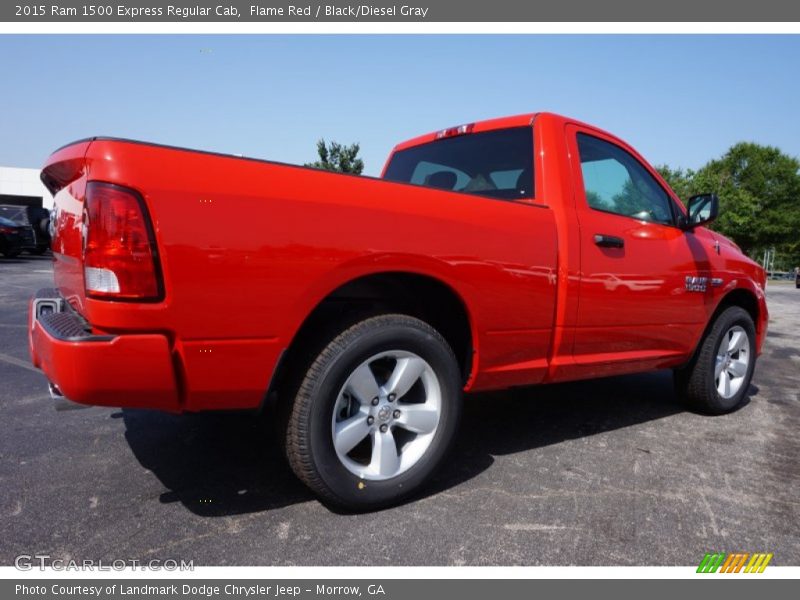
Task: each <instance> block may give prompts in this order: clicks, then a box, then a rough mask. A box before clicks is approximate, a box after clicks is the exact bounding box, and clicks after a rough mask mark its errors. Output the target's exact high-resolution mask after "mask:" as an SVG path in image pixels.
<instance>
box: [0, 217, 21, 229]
mask: <svg viewBox="0 0 800 600" xmlns="http://www.w3.org/2000/svg"><path fill="white" fill-rule="evenodd" d="M0 225H2V226H3V227H16V226H17V224H16V223H14V221H12V220H11V219H6V218H5V217H0Z"/></svg>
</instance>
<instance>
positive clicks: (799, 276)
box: [794, 271, 800, 290]
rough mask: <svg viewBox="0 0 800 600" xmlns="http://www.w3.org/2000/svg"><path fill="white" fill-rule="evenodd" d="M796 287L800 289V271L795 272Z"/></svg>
mask: <svg viewBox="0 0 800 600" xmlns="http://www.w3.org/2000/svg"><path fill="white" fill-rule="evenodd" d="M794 287H796V288H797V289H798V290H800V271H795V272H794Z"/></svg>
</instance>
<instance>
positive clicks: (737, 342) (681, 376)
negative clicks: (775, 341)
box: [675, 306, 756, 415]
mask: <svg viewBox="0 0 800 600" xmlns="http://www.w3.org/2000/svg"><path fill="white" fill-rule="evenodd" d="M755 362H756V330H755V325H754V324H753V319H752V317H751V316H750V314H749V313H748V312H747V311H746V310H744V309H743V308H740V307H738V306H731V307H728V308H726V309H725V310H724V311H722V312H721V313H720V314H719V316H718V317H717V319H716V320H715V321H714V324H713V325H712V327H711V330H710V331H709V332H708V334H707V335H706V337H705V338H704V339H703V341H702V342H701V344H700V348H699V349H698V351H697V355H696V356H695V358H694V359H693V360H692V362H691V363H689V365H688V366H687V367H685V368H683V369H679V370H677V371H676V372H675V387H676V389H677V391H678V394H679V396H681V397H682V399H683V400H684V401H685V402H686V403H687V404H688V405H689V407H690V408H692V409H694V410H697V411H699V412H703V413H707V414H713V415H721V414H725V413H727V412H731V411H732V410H735V409H736V408H738V407H739V406H740V405H741V404H742V402H743V401H744V398H745V396H746V395H747V390H748V388H749V387H750V380H751V378H752V377H753V369H754V368H755Z"/></svg>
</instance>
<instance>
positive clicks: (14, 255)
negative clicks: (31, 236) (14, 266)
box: [3, 250, 22, 258]
mask: <svg viewBox="0 0 800 600" xmlns="http://www.w3.org/2000/svg"><path fill="white" fill-rule="evenodd" d="M20 254H22V250H6V251H5V252H3V256H4V257H6V258H17V257H18V256H19V255H20Z"/></svg>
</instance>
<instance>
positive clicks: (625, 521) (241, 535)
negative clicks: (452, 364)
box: [0, 256, 800, 565]
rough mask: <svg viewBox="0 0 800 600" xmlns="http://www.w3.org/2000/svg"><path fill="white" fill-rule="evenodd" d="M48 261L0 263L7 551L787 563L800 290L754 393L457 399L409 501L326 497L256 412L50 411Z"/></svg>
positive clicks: (235, 561)
mask: <svg viewBox="0 0 800 600" xmlns="http://www.w3.org/2000/svg"><path fill="white" fill-rule="evenodd" d="M51 285H52V279H51V272H50V263H49V259H48V258H47V257H41V258H40V257H27V256H22V257H20V258H18V259H15V260H8V259H4V260H0V532H1V533H2V535H0V564H4V565H8V564H13V562H14V558H15V557H16V556H17V555H20V554H49V555H50V556H52V557H53V558H61V559H66V560H78V561H80V560H83V559H95V560H97V559H104V560H105V561H110V560H114V559H119V560H131V559H136V560H143V561H144V560H150V559H160V560H168V559H175V560H181V559H182V560H185V561H188V560H193V561H194V564H195V565H690V564H695V565H696V564H698V563H699V561H700V559H701V558H702V557H703V555H704V554H705V553H706V552H710V551H724V552H734V551H743V552H772V553H774V558H773V560H772V563H771V564H775V565H800V398H799V397H798V390H800V310H798V309H800V290H797V289H795V288H794V285H793V284H791V285H787V284H772V283H771V284H770V286H769V289H768V300H769V307H770V311H771V318H770V332H769V336H768V338H767V342H766V348H765V351H764V354H763V356H762V357H761V358H760V359H759V362H758V366H757V369H756V374H755V377H754V380H753V385H752V387H751V390H750V395H749V399H748V401H747V403H746V404H745V405H744V406H743V407H742V408H741V409H740V410H738V411H736V412H735V413H733V414H730V415H726V416H722V417H705V416H700V415H696V414H693V413H691V412H687V411H685V410H683V408H682V407H681V406H680V405H679V404H677V403H676V402H675V400H674V398H673V390H672V380H671V377H670V374H669V373H668V372H665V371H659V372H652V373H647V374H642V375H635V376H626V377H613V378H608V379H602V380H595V381H587V382H579V383H573V384H563V385H553V386H545V387H539V388H526V389H518V390H514V391H510V392H503V393H492V394H481V395H474V396H470V397H468V398H467V400H466V410H465V415H464V421H463V426H462V428H461V432H460V435H459V438H458V441H457V445H456V447H455V450H454V451H453V452H452V454H451V455H450V458H449V460H448V462H447V464H446V465H445V467H444V469H443V470H442V471H441V473H440V474H439V475H438V477H437V478H436V480H435V481H434V482H433V485H432V486H431V487H430V488H429V489H428V490H427V492H426V493H425V494H424V495H423V496H422V497H421V498H419V499H416V500H414V501H411V502H409V503H407V504H405V505H403V506H400V507H396V508H392V509H388V510H384V511H380V512H376V513H371V514H363V515H354V514H341V513H337V512H333V511H332V510H330V509H329V508H327V507H326V506H324V505H323V504H321V503H320V502H318V501H317V500H316V499H315V498H314V497H313V496H312V495H311V494H310V493H309V492H308V491H307V490H306V488H305V487H304V486H303V485H302V484H300V483H299V482H298V481H297V480H296V479H295V478H294V476H293V475H292V473H291V471H290V470H289V468H288V466H287V465H286V463H285V461H284V460H283V458H282V456H281V454H280V452H279V451H278V450H277V448H276V446H275V444H274V442H273V441H272V440H271V439H270V436H269V434H268V429H269V428H268V427H267V426H265V423H264V421H263V420H259V419H256V418H254V417H253V416H252V415H247V414H220V413H214V414H200V415H183V416H174V415H167V414H160V413H157V412H151V411H140V410H119V409H107V408H86V409H82V410H73V411H66V412H57V411H55V410H54V408H53V404H52V402H51V400H50V398H49V395H48V393H47V388H46V382H45V379H44V377H43V376H42V375H41V373H40V372H38V371H36V370H34V369H33V367H32V366H30V363H29V359H28V350H27V341H26V340H27V337H26V325H25V321H26V309H27V298H28V297H29V296H30V295H31V294H32V293H33V292H34V291H35V290H36V289H37V288H40V287H48V286H51Z"/></svg>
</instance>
